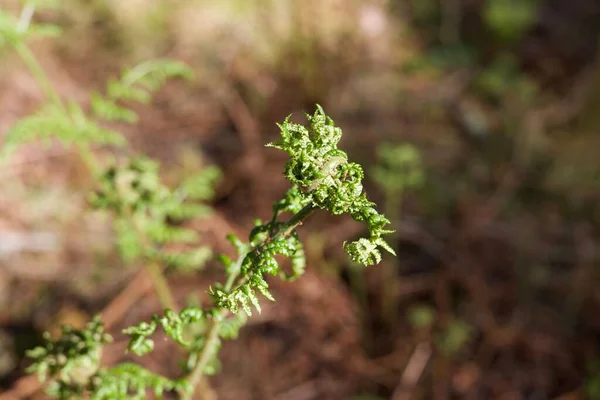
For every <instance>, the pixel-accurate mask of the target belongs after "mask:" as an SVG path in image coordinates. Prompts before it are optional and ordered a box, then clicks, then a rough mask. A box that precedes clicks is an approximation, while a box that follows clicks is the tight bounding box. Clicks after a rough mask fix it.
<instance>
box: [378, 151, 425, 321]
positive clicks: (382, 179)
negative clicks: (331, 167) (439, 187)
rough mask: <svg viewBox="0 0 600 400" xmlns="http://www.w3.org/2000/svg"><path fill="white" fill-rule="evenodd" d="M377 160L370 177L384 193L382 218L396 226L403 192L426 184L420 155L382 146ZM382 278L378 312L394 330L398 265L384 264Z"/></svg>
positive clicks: (400, 211)
mask: <svg viewBox="0 0 600 400" xmlns="http://www.w3.org/2000/svg"><path fill="white" fill-rule="evenodd" d="M377 159H378V163H377V164H376V166H375V168H374V169H373V171H372V177H373V180H374V181H375V183H376V184H377V186H378V187H379V188H380V190H382V191H383V193H384V199H385V201H384V209H385V214H386V215H388V217H389V218H390V220H391V221H392V223H394V224H395V223H397V222H398V220H399V216H400V215H401V213H402V199H403V197H404V194H405V191H406V190H410V189H417V188H419V187H421V186H422V185H423V183H424V181H425V172H424V169H423V165H422V161H421V154H420V152H419V150H418V149H417V148H416V147H414V146H413V145H411V144H407V143H400V144H391V143H383V144H381V145H380V146H379V147H378V148H377ZM381 274H382V275H381V292H380V295H381V311H382V314H383V316H384V318H385V319H386V321H387V322H388V323H389V324H390V325H391V327H392V330H393V329H394V328H395V326H396V323H397V318H398V317H397V315H398V304H397V301H396V294H395V283H396V280H397V265H396V264H393V263H390V264H384V265H383V266H382V268H381Z"/></svg>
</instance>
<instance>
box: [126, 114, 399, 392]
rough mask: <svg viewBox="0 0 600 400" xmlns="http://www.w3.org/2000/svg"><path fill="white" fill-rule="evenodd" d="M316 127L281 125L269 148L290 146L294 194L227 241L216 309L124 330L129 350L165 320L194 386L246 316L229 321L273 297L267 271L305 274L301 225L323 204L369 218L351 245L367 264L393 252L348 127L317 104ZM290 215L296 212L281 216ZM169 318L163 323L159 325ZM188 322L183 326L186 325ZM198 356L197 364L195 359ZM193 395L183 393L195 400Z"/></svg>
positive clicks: (142, 349) (145, 343)
mask: <svg viewBox="0 0 600 400" xmlns="http://www.w3.org/2000/svg"><path fill="white" fill-rule="evenodd" d="M307 118H308V120H309V122H310V126H309V127H308V128H307V127H304V126H302V125H299V124H294V123H291V122H290V121H289V118H288V119H286V120H285V121H284V122H283V123H282V124H280V125H279V128H280V130H281V138H280V139H279V140H278V141H276V142H274V143H270V144H269V145H268V146H270V147H273V148H276V149H279V150H283V151H286V152H287V153H288V154H289V156H290V159H289V161H288V162H287V164H286V166H285V176H286V177H287V179H288V180H289V181H290V183H291V184H292V187H291V188H290V189H289V190H288V191H287V193H286V194H285V195H284V196H283V197H282V198H281V199H280V200H278V201H276V202H275V203H274V204H273V216H272V218H271V219H270V220H269V221H268V222H266V223H263V222H262V221H260V220H258V221H257V222H256V226H255V227H254V229H252V231H251V232H250V235H249V238H248V242H242V241H241V240H240V239H239V238H237V237H235V236H233V235H229V237H228V239H229V241H230V242H231V243H232V245H233V246H234V247H235V249H236V250H237V254H238V258H237V260H236V261H233V260H231V259H230V258H229V257H227V256H224V255H221V256H220V258H219V259H220V261H221V262H222V263H223V264H224V266H225V271H226V273H227V280H226V282H225V284H220V283H217V284H215V285H214V286H213V287H211V288H210V289H209V291H208V293H209V294H210V296H211V297H212V299H213V307H212V308H211V309H209V310H204V311H201V310H199V309H185V310H183V311H182V312H181V313H180V314H179V315H176V314H173V313H172V312H171V311H167V312H166V313H165V317H163V318H162V319H160V318H158V317H155V321H153V322H152V323H151V324H147V323H142V324H140V325H139V326H137V327H132V328H129V329H126V330H125V333H126V334H128V335H130V337H131V341H130V344H129V349H130V350H131V351H134V352H136V353H137V354H139V355H142V354H145V353H147V352H148V351H150V350H151V349H152V347H153V342H152V339H150V338H149V336H150V335H152V334H153V333H154V332H155V331H156V328H157V327H158V326H159V325H160V326H162V327H163V329H164V330H165V332H166V333H167V334H168V335H169V336H171V337H172V338H173V339H175V340H176V341H177V342H178V343H179V344H180V345H181V346H183V347H184V348H185V349H186V350H188V351H190V350H193V349H195V351H191V356H190V360H194V361H192V362H188V363H187V365H188V367H190V371H189V374H188V376H187V378H188V380H189V383H190V386H191V387H192V388H194V387H195V386H196V385H197V384H198V382H199V381H200V379H201V377H202V376H203V375H205V374H208V373H211V372H213V371H214V365H215V364H216V362H217V360H216V356H217V353H218V349H219V347H220V345H221V339H225V338H229V337H231V336H232V334H233V336H234V337H235V335H236V334H237V332H236V330H237V328H239V327H240V326H241V325H242V324H243V321H242V322H241V323H240V322H239V321H238V323H237V324H233V325H234V329H231V327H232V323H231V321H230V320H228V318H229V316H230V315H239V311H240V308H241V310H243V311H244V313H245V314H247V315H248V316H250V315H252V308H255V309H256V310H257V311H258V312H260V311H261V308H260V301H259V298H258V294H262V295H263V296H264V297H266V298H267V299H269V300H274V298H273V296H272V294H271V293H270V291H269V285H268V284H267V281H266V280H265V275H279V276H280V277H281V278H283V279H286V280H293V279H296V278H297V277H299V276H300V275H302V273H303V272H304V267H305V257H304V250H303V247H302V243H301V241H300V240H299V238H298V233H297V231H296V228H297V227H298V226H299V225H300V224H302V222H303V221H304V220H305V219H306V218H308V217H309V216H310V215H311V214H312V213H313V212H315V211H317V210H319V209H321V210H327V211H329V212H331V213H332V214H336V215H339V214H349V215H350V216H351V217H352V218H354V219H355V220H356V221H359V222H362V223H364V224H365V225H366V226H367V228H368V230H369V235H368V236H367V237H364V238H360V239H358V240H356V241H354V242H350V243H344V249H345V251H346V253H347V254H348V256H349V257H350V258H351V259H352V260H353V261H354V262H358V263H361V264H363V265H372V264H377V263H379V262H380V260H381V252H380V250H379V249H380V248H383V249H385V250H387V251H389V252H390V253H392V254H394V251H393V249H392V248H391V247H390V246H389V245H388V244H387V243H386V242H385V240H384V239H383V236H384V235H385V234H388V233H391V231H389V230H387V229H386V226H387V225H388V224H389V221H388V220H387V219H386V218H385V217H384V216H383V215H382V214H380V213H379V212H378V211H377V210H376V209H375V208H374V206H375V204H374V203H372V202H371V201H369V200H368V199H367V197H366V194H365V192H364V191H363V187H362V179H363V177H364V174H363V170H362V167H361V166H360V165H358V164H356V163H353V162H350V161H348V156H347V155H346V153H345V152H343V151H342V150H339V149H338V148H337V145H338V143H339V141H340V139H341V136H342V131H341V129H340V128H339V127H336V126H335V125H334V122H333V120H332V119H331V118H329V117H327V116H326V115H325V113H324V111H323V109H322V108H321V107H319V106H317V110H316V112H315V113H314V115H312V116H311V115H307ZM284 213H290V214H291V215H292V216H291V217H290V218H288V219H284V220H280V217H281V215H282V214H284ZM277 255H281V256H285V257H287V258H289V259H290V260H291V267H292V268H291V269H292V272H291V274H286V273H285V272H284V271H283V270H282V269H281V268H280V265H279V262H278V261H277V259H276V256H277ZM190 315H194V318H193V320H194V321H197V320H199V319H204V320H205V329H204V331H203V332H202V334H201V335H200V336H198V337H196V338H194V339H192V340H191V341H189V342H186V341H184V340H182V339H181V338H182V337H181V335H180V333H181V332H183V331H184V327H183V326H181V325H185V324H186V321H191V320H192V319H190ZM166 320H168V321H169V322H168V323H167V322H164V321H166ZM160 321H163V322H160ZM180 324H181V325H180ZM196 360H197V361H196ZM192 396H193V393H192V392H188V393H186V394H184V397H183V398H184V399H191V398H192Z"/></svg>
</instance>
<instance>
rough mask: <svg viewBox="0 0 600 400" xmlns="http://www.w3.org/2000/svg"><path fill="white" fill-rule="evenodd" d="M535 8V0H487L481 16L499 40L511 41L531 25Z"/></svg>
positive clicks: (520, 35)
mask: <svg viewBox="0 0 600 400" xmlns="http://www.w3.org/2000/svg"><path fill="white" fill-rule="evenodd" d="M537 8H538V2H537V0H487V1H486V3H485V7H484V9H483V18H484V20H485V22H486V24H487V25H488V27H489V28H490V29H491V30H492V31H493V32H494V34H496V36H497V37H498V38H499V39H500V40H502V41H505V42H509V43H512V42H515V41H516V40H519V39H520V38H521V37H523V34H525V33H526V32H527V30H528V29H529V28H530V27H531V26H532V25H533V23H534V22H535V18H536V13H537Z"/></svg>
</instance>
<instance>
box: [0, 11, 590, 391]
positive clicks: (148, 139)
mask: <svg viewBox="0 0 600 400" xmlns="http://www.w3.org/2000/svg"><path fill="white" fill-rule="evenodd" d="M0 7H1V8H2V9H3V10H5V11H9V12H14V13H15V14H18V13H19V10H20V7H21V5H20V2H18V1H12V0H0ZM35 21H39V22H52V23H55V24H58V25H60V26H61V27H62V28H63V30H64V31H63V34H62V35H61V37H59V38H57V39H55V38H52V39H43V40H37V41H35V42H34V43H32V49H33V51H34V53H35V54H36V55H37V56H38V57H39V59H40V63H41V64H42V65H43V67H44V68H45V69H46V71H47V72H48V74H49V76H50V78H51V80H52V81H53V82H54V84H55V85H56V87H57V89H58V90H59V92H60V93H61V95H63V96H64V97H66V98H70V99H74V100H77V101H81V102H83V103H84V104H85V103H86V102H87V101H88V96H89V94H90V92H93V91H98V90H102V89H103V88H104V85H105V83H106V82H107V80H108V79H109V78H111V77H114V76H116V75H117V74H118V73H119V72H120V71H121V70H122V69H123V68H124V67H127V66H131V65H134V64H135V63H137V62H140V61H143V60H146V59H150V58H157V57H160V58H163V57H170V58H176V59H180V60H183V61H185V62H186V63H188V64H189V65H191V66H192V67H193V69H194V71H195V73H196V79H195V81H194V82H192V83H183V82H172V83H170V84H168V85H167V86H166V87H165V88H164V89H163V90H161V92H160V93H159V94H158V95H157V97H156V98H155V99H154V101H153V102H152V104H151V105H149V106H137V107H136V111H137V112H139V114H140V122H139V124H137V125H133V126H122V127H121V126H119V129H121V130H123V131H125V132H126V134H127V136H128V138H129V139H130V141H131V143H133V146H134V148H135V150H136V151H137V152H139V153H143V154H148V155H150V156H151V157H155V158H157V159H159V160H161V161H162V162H163V172H164V174H165V180H166V181H169V180H177V179H179V178H180V177H181V176H183V175H185V174H186V173H189V171H191V170H194V169H198V168H201V167H202V166H205V165H216V166H218V167H220V168H221V170H222V173H223V177H222V179H221V181H220V183H219V185H218V186H217V188H216V192H217V194H216V196H215V199H214V201H213V203H212V206H213V207H214V209H215V213H214V215H213V216H212V217H210V218H209V219H208V220H201V221H198V222H196V225H195V227H196V228H197V229H198V230H199V231H201V232H202V233H203V236H202V237H203V242H204V243H205V244H209V245H210V246H212V247H213V248H215V249H216V250H217V251H229V250H228V247H227V244H226V243H225V242H224V236H225V234H227V233H228V232H229V231H232V230H233V231H236V232H238V233H239V234H240V235H241V236H243V237H245V236H246V234H245V232H248V229H249V228H251V227H252V226H253V220H254V218H257V217H261V218H268V217H269V216H270V209H271V203H272V202H273V201H274V200H276V199H278V198H279V196H280V195H281V194H282V193H284V191H285V190H286V188H287V187H288V186H287V183H286V181H285V180H284V178H283V176H282V171H283V162H284V161H285V155H284V154H279V152H277V151H275V150H272V149H267V148H265V147H264V144H265V143H267V142H269V141H271V140H273V139H275V138H276V137H277V135H278V129H277V127H276V125H275V123H276V122H281V121H282V120H283V118H285V117H286V116H287V115H288V114H290V113H292V114H293V117H294V119H298V120H299V121H302V112H309V113H312V112H313V111H314V108H315V104H316V103H318V104H321V105H322V106H323V107H324V109H325V111H326V112H327V113H328V114H329V115H330V116H331V117H332V118H333V119H334V120H335V122H336V123H337V124H338V125H339V126H341V127H342V129H343V131H344V137H343V140H342V147H343V148H344V149H345V150H347V152H348V153H349V155H350V156H351V158H352V159H354V160H356V161H358V162H360V163H361V164H362V165H363V166H364V167H365V172H366V175H367V178H366V187H367V190H368V192H369V193H370V197H371V198H372V199H373V200H374V201H376V202H377V203H378V204H379V205H380V206H381V207H382V209H383V210H385V214H386V215H387V216H389V217H390V219H391V220H392V222H393V226H394V229H396V232H395V233H394V234H393V235H392V239H391V241H392V242H393V246H394V247H395V249H396V251H397V253H398V257H397V258H393V257H391V256H386V257H385V258H384V261H383V262H382V263H381V264H380V265H379V266H377V267H372V268H369V269H365V268H362V267H357V266H355V265H351V264H350V263H349V262H348V260H347V259H346V258H345V257H344V254H343V252H342V250H341V246H340V243H341V242H342V241H344V240H351V239H353V238H354V237H356V236H358V235H360V233H361V232H360V229H361V227H360V226H358V225H357V224H355V223H354V222H352V221H350V220H349V219H344V218H334V217H331V216H328V215H326V214H325V213H321V214H319V215H318V217H316V218H313V219H312V220H311V221H309V222H308V223H307V224H305V225H304V226H303V227H302V229H301V236H302V238H303V239H304V240H305V243H306V247H307V255H308V272H307V274H306V276H304V277H303V278H302V279H300V280H299V281H298V282H295V283H293V284H288V283H282V282H279V281H277V280H273V281H272V285H273V288H274V290H273V291H274V295H275V297H276V298H277V302H276V303H273V304H267V301H263V304H264V311H263V313H262V314H261V315H258V316H255V317H253V318H252V319H251V320H250V322H249V324H248V326H246V327H245V328H244V329H243V330H242V333H241V336H240V339H239V340H237V341H231V342H227V343H226V344H225V346H224V348H223V350H222V364H223V368H222V371H221V372H220V374H219V375H217V376H216V377H214V378H212V385H213V388H214V393H211V394H210V396H213V397H212V398H219V399H278V400H280V399H281V400H283V399H286V400H303V399H355V400H359V399H360V400H367V399H369V400H376V399H393V400H401V399H531V400H534V399H542V400H543V399H551V398H552V399H563V400H567V399H572V400H575V399H586V398H592V399H593V398H600V319H599V317H598V316H599V315H600V291H598V290H597V289H596V287H595V286H596V284H597V283H598V281H599V278H600V276H599V273H600V270H599V256H600V248H599V247H598V237H599V235H600V186H599V182H600V159H599V158H598V154H599V150H600V135H599V134H600V132H599V129H600V113H599V112H598V110H599V107H600V58H599V53H598V48H599V44H600V41H599V39H600V2H599V1H597V0H395V1H392V0H389V1H386V0H372V1H366V0H365V1H358V0H356V1H355V0H304V1H293V0H219V1H217V0H198V1H193V0H186V1H177V0H127V1H121V0H93V1H83V0H64V1H62V2H61V5H60V7H59V8H58V9H55V10H49V11H44V12H40V13H38V14H36V16H35ZM42 100H43V93H42V91H41V90H40V89H39V88H38V87H37V85H36V84H35V81H34V80H33V79H32V78H31V76H30V75H29V73H28V72H27V70H26V69H25V68H24V66H23V65H22V64H21V62H20V61H19V59H18V58H17V57H16V56H14V55H13V54H11V53H10V51H7V50H6V49H3V50H2V53H1V54H0V138H1V137H2V135H3V134H4V132H6V131H7V129H8V128H9V127H10V126H11V125H12V124H13V123H14V122H15V121H16V120H17V119H18V118H19V117H22V116H24V115H27V114H28V113H31V112H32V111H34V110H35V109H36V108H37V106H38V105H39V104H40V102H41V101H42ZM0 140H1V139H0ZM0 143H1V142H0ZM84 171H85V168H84V167H83V166H82V162H81V160H80V159H79V157H78V156H77V154H75V153H73V152H70V151H67V150H64V149H61V148H60V147H50V148H47V147H43V146H36V145H32V146H27V147H25V148H23V149H22V150H21V151H19V152H18V153H17V154H16V155H15V156H14V157H12V158H11V161H10V162H9V163H8V164H6V165H3V166H2V167H1V168H0V392H1V391H2V390H5V389H8V388H10V387H11V386H12V385H13V384H14V383H15V382H17V381H18V380H19V379H20V378H21V377H22V376H23V374H24V372H23V369H24V368H25V367H26V366H27V361H26V359H25V357H24V351H25V349H28V348H31V347H33V346H34V345H36V344H38V343H39V342H40V340H41V333H42V332H43V331H44V330H50V331H56V329H57V327H58V326H59V325H60V324H61V323H71V324H74V325H81V324H82V323H84V322H85V321H87V320H89V318H91V316H92V315H94V313H96V312H99V311H100V310H102V309H103V308H104V307H105V306H106V305H107V304H108V303H109V302H110V301H111V299H114V298H115V297H116V296H118V295H119V293H122V291H123V288H125V287H127V284H128V283H129V282H131V281H132V280H133V279H134V276H135V274H136V271H137V270H136V268H130V267H129V268H128V267H126V266H124V265H123V262H122V261H121V260H120V259H119V257H118V256H117V255H116V250H115V246H114V234H113V232H112V231H111V229H110V224H109V223H108V222H107V221H106V220H105V219H102V218H99V217H98V216H95V215H93V214H90V213H89V212H88V208H89V207H88V205H87V203H86V198H87V197H86V196H87V193H88V192H89V190H90V177H89V175H88V174H87V173H86V172H84ZM221 277H222V274H221V272H220V270H219V266H218V265H210V264H209V265H208V266H207V267H206V269H205V270H204V271H202V272H199V273H196V274H193V275H191V276H190V275H185V276H184V275H177V274H173V275H171V276H170V277H169V278H170V283H172V285H173V287H174V288H175V292H176V293H177V295H178V296H179V298H178V300H179V302H180V304H184V303H185V302H186V301H192V300H193V299H194V298H201V297H202V296H204V290H206V289H207V287H208V285H209V284H210V283H212V282H214V281H215V279H221ZM144 293H145V294H144V296H143V297H142V299H141V300H140V301H137V302H135V304H129V305H128V306H127V309H126V310H124V311H123V310H121V311H122V312H123V318H121V320H120V322H119V324H118V326H116V327H115V329H114V332H115V333H116V335H117V340H116V342H115V344H114V345H111V346H110V348H109V351H107V352H106V354H104V357H105V358H106V362H107V363H111V362H113V363H114V362H115V361H117V360H119V359H126V358H129V359H133V357H132V356H131V355H128V356H124V355H123V349H124V339H123V338H122V337H120V336H119V333H118V332H119V329H120V328H121V327H123V326H128V325H129V324H132V323H134V322H139V321H140V320H142V319H143V318H148V316H150V315H152V313H154V312H158V310H159V304H158V301H157V300H156V299H155V296H154V295H153V293H152V291H151V290H146V291H145V292H144ZM190 299H192V300H190ZM177 359H178V355H177V354H173V347H172V346H170V345H169V343H168V342H165V344H164V345H163V344H161V343H157V349H156V351H155V352H154V353H153V354H152V355H151V356H148V357H144V358H143V359H137V358H136V360H138V361H140V362H141V363H142V364H143V365H145V366H146V367H148V368H150V369H152V370H155V371H157V372H161V373H164V374H167V375H169V374H170V375H176V374H177V364H176V363H177ZM19 382H23V381H22V380H21V381H19ZM29 384H31V382H29ZM207 396H208V395H207ZM39 398H43V396H40V397H39ZM207 398H208V397H207Z"/></svg>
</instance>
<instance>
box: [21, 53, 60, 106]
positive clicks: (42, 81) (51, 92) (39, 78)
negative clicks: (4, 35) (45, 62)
mask: <svg viewBox="0 0 600 400" xmlns="http://www.w3.org/2000/svg"><path fill="white" fill-rule="evenodd" d="M15 51H16V52H17V54H18V55H19V57H21V60H23V62H24V63H25V65H26V66H27V68H28V69H29V72H31V75H33V77H34V79H35V80H36V82H37V83H38V84H39V85H40V87H41V88H42V90H43V91H44V94H45V95H46V97H48V99H49V100H50V101H52V103H53V104H54V105H55V106H57V107H59V108H60V109H61V110H63V111H64V112H67V109H66V107H65V105H64V103H63V102H62V100H61V98H60V96H59V95H58V92H57V91H56V89H54V87H53V86H52V83H51V82H50V80H49V79H48V77H47V76H46V73H45V72H44V70H43V68H42V67H41V66H40V64H39V62H38V60H37V59H36V58H35V56H34V55H33V53H32V52H31V50H29V47H27V45H26V44H24V43H22V42H18V43H17V44H15Z"/></svg>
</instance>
